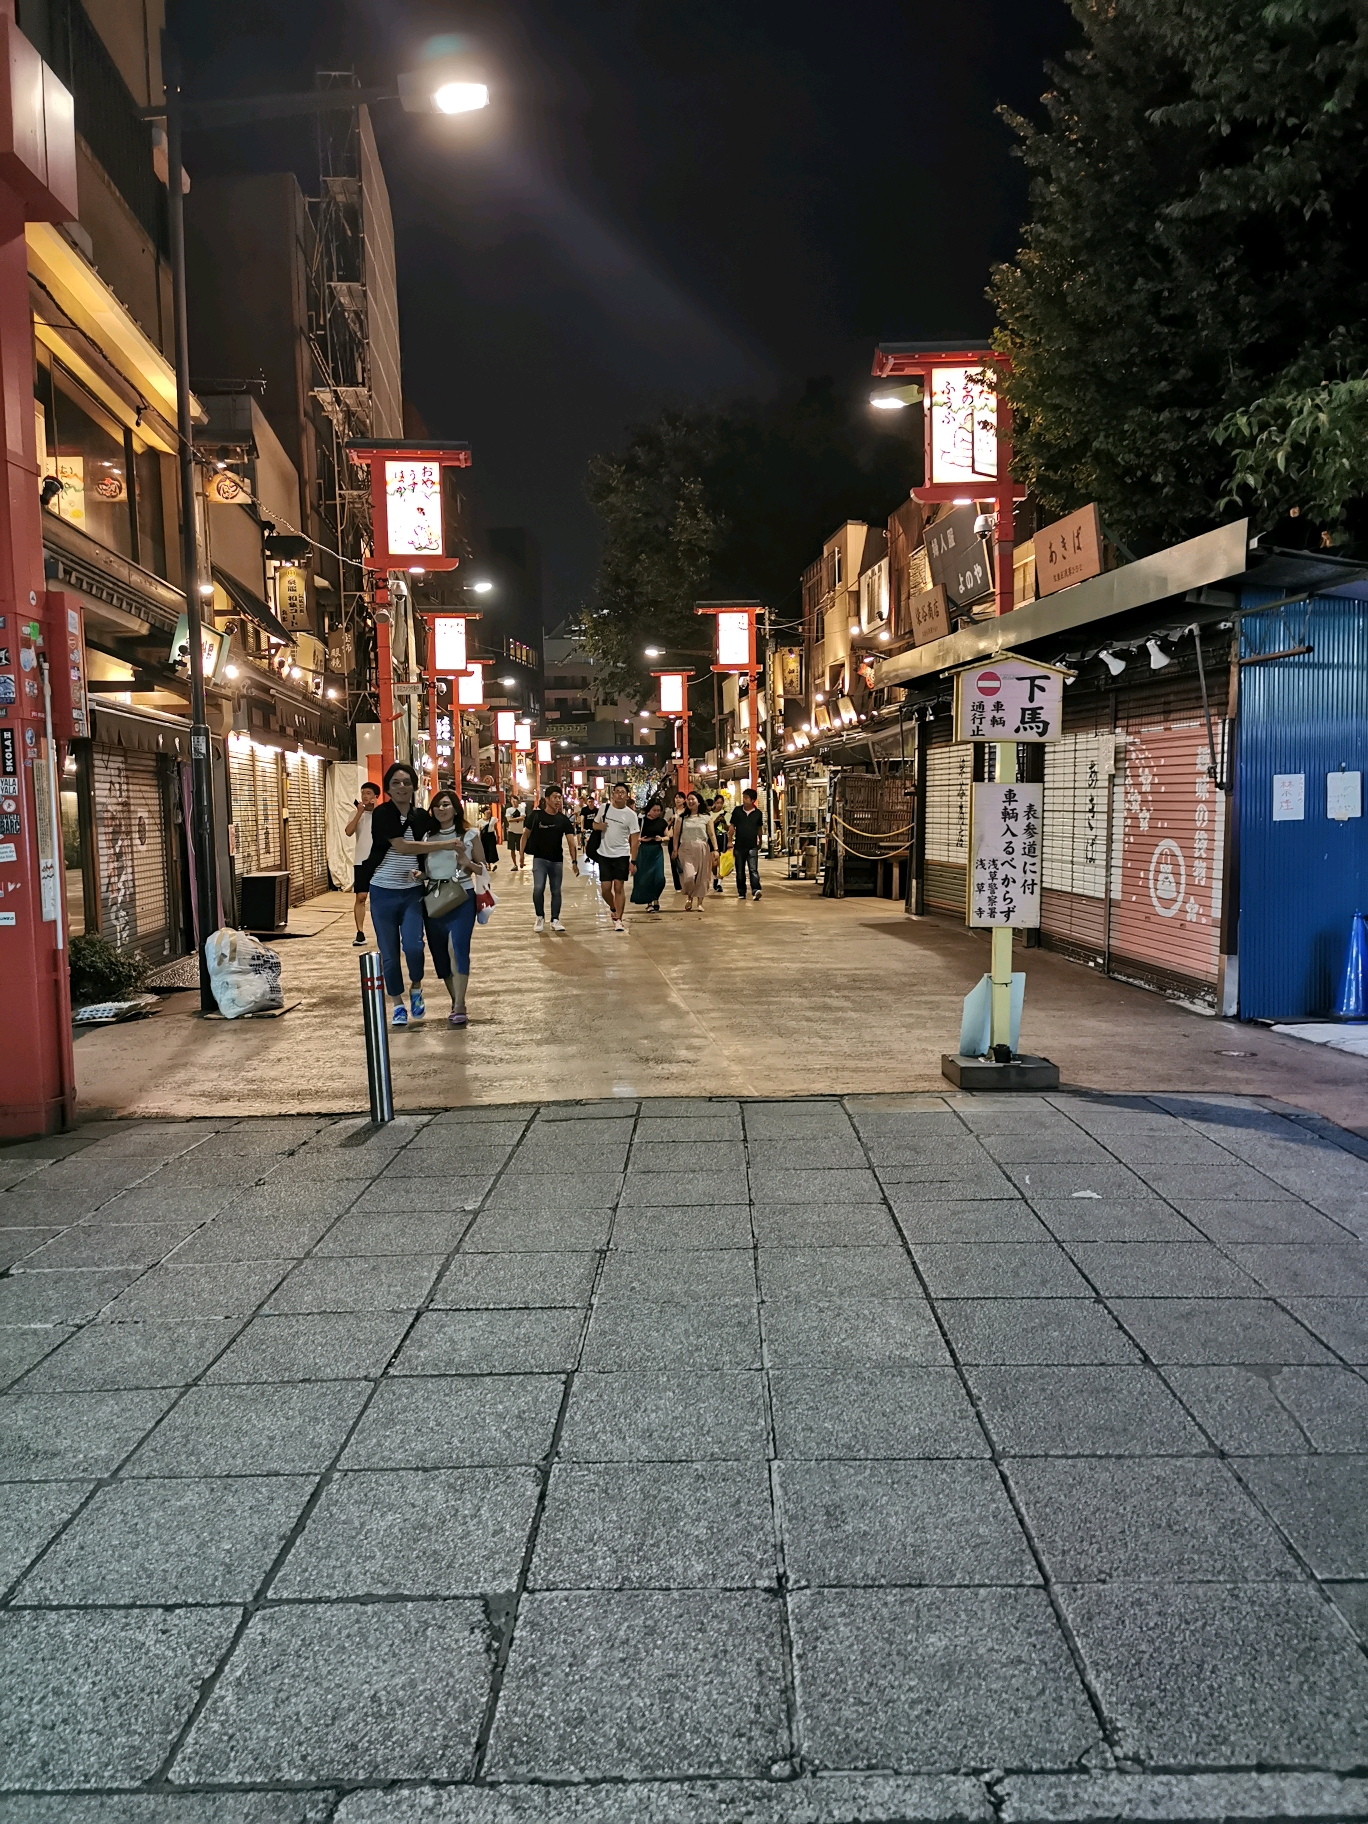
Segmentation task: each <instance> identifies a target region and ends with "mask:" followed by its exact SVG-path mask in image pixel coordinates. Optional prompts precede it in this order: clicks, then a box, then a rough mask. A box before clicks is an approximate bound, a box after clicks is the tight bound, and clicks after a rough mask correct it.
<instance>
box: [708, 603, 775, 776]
mask: <svg viewBox="0 0 1368 1824" xmlns="http://www.w3.org/2000/svg"><path fill="white" fill-rule="evenodd" d="M764 611H765V604H764V603H763V602H695V603H694V613H695V614H711V615H715V616H716V617H717V662H716V663H715V664H714V666H713V670H714V671H723V672H732V673H734V674H736V675H738V676H741V675H744V676H746V677H748V678H749V679H750V700H751V721H752V722H753V723H754V724H755V726H754V727H753V728H752V729H751V730H750V731H749V734H750V739H749V742H748V744H747V746H748V758H747V784H748V785H749V786H750V787H751V789H752V791H758V790H759V789H760V788H759V771H758V762H757V753H758V737H759V733H760V729H759V717H758V714H757V712H756V685H757V680H758V678H759V676H760V667H759V664H758V663H757V662H756V657H755V622H756V617H757V616H758V615H760V614H762V613H764Z"/></svg>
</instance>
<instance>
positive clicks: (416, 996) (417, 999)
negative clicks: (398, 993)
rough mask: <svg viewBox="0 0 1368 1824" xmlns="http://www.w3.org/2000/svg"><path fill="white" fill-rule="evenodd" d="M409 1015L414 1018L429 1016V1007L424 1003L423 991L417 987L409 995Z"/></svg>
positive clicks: (421, 1018) (419, 1018)
mask: <svg viewBox="0 0 1368 1824" xmlns="http://www.w3.org/2000/svg"><path fill="white" fill-rule="evenodd" d="M409 1017H410V1019H414V1020H423V1019H426V1018H427V1008H426V1007H425V1006H424V1005H423V991H422V989H421V988H415V989H414V990H413V992H412V993H411V994H410V995H409Z"/></svg>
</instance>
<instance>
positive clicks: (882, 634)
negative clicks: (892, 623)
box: [879, 627, 888, 645]
mask: <svg viewBox="0 0 1368 1824" xmlns="http://www.w3.org/2000/svg"><path fill="white" fill-rule="evenodd" d="M879 638H880V639H881V640H882V641H883V642H884V644H885V645H887V644H888V629H887V627H883V628H880V630H879Z"/></svg>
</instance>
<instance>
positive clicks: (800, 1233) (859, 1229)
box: [751, 1203, 898, 1248]
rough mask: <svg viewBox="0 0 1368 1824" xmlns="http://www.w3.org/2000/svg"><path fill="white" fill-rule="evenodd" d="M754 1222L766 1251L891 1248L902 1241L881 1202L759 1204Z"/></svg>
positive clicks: (753, 1218) (757, 1235)
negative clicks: (899, 1239) (833, 1204)
mask: <svg viewBox="0 0 1368 1824" xmlns="http://www.w3.org/2000/svg"><path fill="white" fill-rule="evenodd" d="M751 1219H752V1221H753V1223H754V1225H755V1239H756V1242H757V1243H758V1244H759V1246H760V1247H762V1248H855V1247H891V1246H893V1245H894V1244H895V1243H896V1242H897V1240H898V1231H897V1229H896V1228H895V1227H894V1225H893V1220H892V1218H891V1217H890V1216H889V1214H888V1211H887V1210H886V1209H884V1208H883V1206H882V1205H881V1204H877V1203H856V1204H851V1205H849V1206H847V1207H842V1206H841V1205H839V1204H838V1205H837V1206H836V1207H835V1208H828V1207H827V1206H826V1205H825V1204H820V1203H804V1204H767V1203H757V1204H756V1205H755V1206H754V1208H753V1209H752V1211H751Z"/></svg>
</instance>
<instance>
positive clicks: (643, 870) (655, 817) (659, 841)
mask: <svg viewBox="0 0 1368 1824" xmlns="http://www.w3.org/2000/svg"><path fill="white" fill-rule="evenodd" d="M669 840H670V820H669V818H668V817H667V816H666V815H665V807H664V805H663V804H662V803H661V802H660V800H659V798H652V799H651V800H650V801H649V802H648V803H647V806H646V809H645V811H644V812H643V813H642V817H641V841H640V843H639V844H638V845H637V865H636V874H635V876H634V878H633V880H632V904H633V905H634V906H645V908H646V910H647V911H648V912H659V910H660V896H661V894H662V893H663V892H664V891H665V850H666V847H667V845H668V844H669Z"/></svg>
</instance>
